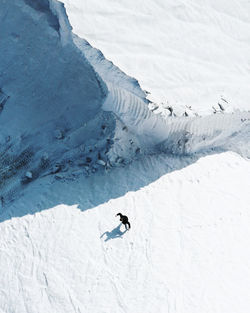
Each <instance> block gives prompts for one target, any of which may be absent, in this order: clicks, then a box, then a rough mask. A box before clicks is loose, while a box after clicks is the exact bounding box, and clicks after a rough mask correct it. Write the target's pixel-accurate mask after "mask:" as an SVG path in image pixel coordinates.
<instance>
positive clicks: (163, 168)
mask: <svg viewBox="0 0 250 313" xmlns="http://www.w3.org/2000/svg"><path fill="white" fill-rule="evenodd" d="M88 3H90V2H88V1H85V2H76V1H75V2H73V1H72V2H70V3H69V2H66V8H67V12H69V17H70V21H71V22H72V21H73V17H74V16H75V17H76V18H77V19H78V21H79V17H80V19H81V22H79V24H78V25H79V28H81V27H83V25H84V24H83V22H82V16H84V17H86V16H88ZM110 3H111V2H110ZM211 3H212V2H211V1H208V2H206V5H205V7H206V6H209V5H211ZM240 3H241V2H240ZM242 3H243V2H242ZM106 4H107V2H106V1H104V2H102V4H100V3H99V4H98V5H99V6H100V7H99V9H98V7H97V4H96V3H95V2H94V1H93V2H92V10H93V16H96V14H97V15H98V14H99V13H98V12H101V13H103V12H104V11H105V10H104V7H105V8H106V9H107V10H110V9H111V10H114V12H115V14H114V16H115V17H116V18H117V16H118V17H119V16H120V18H121V17H124V18H125V17H127V16H128V15H129V16H131V23H130V25H131V26H132V25H133V22H134V21H136V23H139V25H140V31H141V32H142V34H143V40H147V36H146V33H147V32H146V31H145V27H146V28H148V26H146V25H147V23H148V21H149V19H150V17H149V16H154V14H155V13H156V12H159V8H160V6H161V10H160V12H165V13H166V14H169V16H175V15H174V13H176V6H172V5H170V4H171V3H170V2H169V1H156V2H154V5H152V2H151V1H147V2H146V4H145V2H143V5H142V6H141V4H140V2H138V3H137V4H136V5H138V6H141V11H140V12H144V10H145V9H146V8H148V10H149V12H151V13H150V14H151V15H150V14H149V16H147V17H146V16H143V15H142V14H141V13H138V12H137V11H136V10H135V11H134V13H133V14H131V10H130V9H129V6H130V5H131V3H130V2H127V8H126V9H124V8H123V9H122V10H121V11H120V9H119V8H120V6H123V2H119V3H118V2H113V1H112V5H110V6H109V7H107V6H106ZM133 5H135V4H133ZM245 5H246V6H247V4H245ZM103 6H104V7H103ZM214 6H216V8H217V9H218V8H219V5H218V4H214ZM194 7H195V8H196V10H197V12H199V13H200V14H195V12H196V11H193V9H194ZM79 8H80V9H81V8H84V9H85V10H83V11H82V10H79ZM138 8H139V7H138ZM183 8H186V9H185V10H186V11H185V10H184V11H185V12H186V15H185V16H186V19H185V22H184V19H183V15H182V13H183V11H182V9H183ZM240 8H241V7H240V5H239V6H237V7H236V4H235V3H234V2H233V0H230V3H229V4H228V5H227V9H225V10H226V11H224V12H231V13H232V12H233V14H236V15H237V18H239V20H241V21H243V20H244V19H245V20H246V21H245V23H246V24H247V23H248V22H247V12H246V11H243V10H241V9H240ZM167 9H168V10H167ZM180 9H181V10H179V12H182V13H180V16H179V18H182V26H185V27H184V28H182V29H185V30H186V31H187V30H188V29H189V30H190V27H191V26H190V24H191V23H190V19H191V18H194V17H195V18H198V17H201V22H200V24H198V25H199V27H198V26H197V25H196V28H195V29H197V31H199V30H200V31H202V30H204V28H203V27H205V26H206V23H205V21H204V20H203V19H202V17H203V18H204V16H205V15H204V11H203V10H204V8H203V7H201V6H200V5H198V4H197V3H196V2H189V3H188V4H185V5H184V4H183V5H182V6H181V7H180ZM100 10H101V11H100ZM72 12H73V13H74V12H75V13H74V14H73V13H72ZM191 13H192V14H191ZM202 13H203V14H202ZM210 13H211V10H208V20H209V21H210V19H211V17H212V15H210ZM127 14H128V15H127ZM224 15H225V14H224V13H221V15H220V17H223V18H225V16H224ZM93 16H92V19H91V22H90V23H89V25H90V26H93V27H96V25H97V26H98V29H99V30H103V31H104V28H99V27H100V26H99V24H98V23H99V22H101V21H102V20H103V19H104V20H105V19H106V18H107V15H105V14H104V15H103V14H102V15H101V16H102V18H101V16H100V14H99V16H98V20H95V18H93ZM112 16H113V15H112V14H111V16H110V18H109V19H108V22H107V20H106V22H105V23H104V24H105V25H106V26H107V27H108V28H109V27H113V21H112ZM164 16H165V15H164V14H163V15H159V16H158V20H157V21H158V22H159V24H160V25H164V24H165V23H167V24H169V23H170V24H169V25H171V19H170V20H168V22H166V20H165V18H164ZM230 18H231V17H230ZM143 21H145V22H146V23H144V22H143ZM172 21H173V24H172V26H173V28H172V35H173V36H175V37H176V38H180V35H179V32H178V31H177V30H176V29H175V27H174V26H176V27H177V26H178V27H179V26H180V25H179V24H178V23H179V22H177V21H178V19H177V17H176V16H175V17H174V18H172ZM85 22H86V21H84V23H85ZM224 23H225V19H223V23H221V25H228V24H224ZM0 24H1V25H0V55H1V56H4V58H0V88H1V89H0V139H1V140H0V153H1V154H0V188H1V189H0V209H1V211H0V213H1V214H0V249H1V254H0V268H1V270H0V281H1V286H0V312H4V313H13V312H18V313H24V312H25V313H26V312H29V313H33V312H34V313H44V312H51V313H55V312H60V313H62V312H67V313H69V312H77V313H79V312H91V313H120V312H127V313H132V312H144V313H147V312H148V313H154V312H164V313H165V312H169V313H189V312H190V313H200V312H202V313H203V312H204V313H208V312H209V313H212V312H213V313H214V312H220V313H221V312H223V313H245V312H247V311H248V310H249V307H250V300H249V293H248V290H249V289H250V266H249V262H248V260H249V256H250V250H249V245H248V237H249V222H250V215H249V202H250V201H249V200H250V195H249V187H250V178H249V177H250V163H249V158H250V144H249V143H250V140H249V139H250V113H249V112H247V111H246V110H243V108H249V107H248V104H249V102H248V100H249V97H248V96H247V98H246V99H247V101H245V100H244V95H248V94H247V92H248V90H247V89H246V87H245V85H244V84H245V83H246V81H245V80H244V79H247V77H248V76H247V75H248V74H247V70H246V68H247V67H246V58H245V54H244V55H243V56H242V63H240V65H239V67H238V68H237V70H235V72H234V70H232V68H233V65H232V67H230V69H229V72H230V73H231V74H232V73H233V72H234V73H235V74H237V75H236V76H235V78H233V80H232V81H231V83H232V86H231V87H232V92H234V91H235V90H236V89H237V88H238V87H237V86H238V85H237V84H238V83H239V82H242V90H243V91H244V92H243V93H242V94H240V97H239V99H240V101H239V102H235V101H236V100H235V99H236V98H234V99H233V100H234V101H233V103H228V105H227V102H226V101H227V100H226V99H224V98H223V99H224V100H226V101H223V100H222V101H223V105H222V104H220V106H217V107H215V108H214V109H213V110H211V109H210V108H211V103H212V102H213V101H212V100H213V99H215V97H216V98H217V92H219V93H220V91H221V89H220V88H221V87H220V86H221V85H220V84H218V80H219V78H220V77H221V76H219V71H217V72H216V71H215V73H214V75H215V76H214V77H217V78H216V79H218V80H215V81H214V83H213V85H211V89H209V88H208V89H206V84H207V83H208V79H206V80H205V81H204V84H201V86H200V87H201V89H200V91H199V92H200V93H202V95H204V94H206V96H208V97H207V100H206V101H205V100H204V99H203V98H202V97H201V98H200V100H201V99H202V101H200V103H199V105H198V104H197V103H196V102H195V101H194V102H192V101H193V100H194V98H196V96H198V97H197V99H198V98H199V96H200V94H199V92H198V93H197V89H196V83H195V80H194V81H192V80H191V81H190V91H191V92H190V95H189V94H188V93H187V92H186V91H185V90H187V89H186V86H185V79H184V78H185V77H184V78H183V79H184V80H182V81H179V82H178V88H177V89H176V92H177V93H176V94H174V93H173V94H172V95H173V103H174V104H176V102H177V101H180V100H179V99H178V98H176V97H175V96H176V95H177V94H178V95H180V97H183V99H186V101H187V102H185V104H187V103H188V102H189V101H191V102H192V106H193V105H194V108H195V110H191V109H187V108H186V107H185V106H184V111H186V112H188V114H187V115H188V116H185V117H175V116H174V114H172V116H168V115H171V114H169V113H170V111H169V109H167V107H166V105H165V111H164V110H163V111H162V107H159V109H155V108H156V107H154V105H153V104H152V103H151V108H152V109H153V110H154V112H152V111H150V110H149V109H148V100H147V99H146V93H145V92H144V91H143V90H142V89H141V88H140V85H139V84H138V81H137V80H136V79H135V78H132V77H129V76H127V75H126V73H124V72H122V71H121V69H124V68H123V67H122V66H120V65H121V64H120V63H119V62H117V63H116V62H115V64H113V63H112V62H110V61H108V60H106V59H105V57H104V56H103V54H102V52H101V51H99V50H96V49H94V48H92V47H91V46H90V45H89V44H88V43H87V42H86V40H84V39H81V38H80V37H78V36H77V35H75V34H72V33H71V27H70V24H69V22H68V19H67V15H66V14H65V10H64V7H63V5H62V4H61V3H59V2H57V1H52V0H50V1H47V0H39V1H36V2H33V1H30V0H22V1H20V0H19V1H17V0H13V1H11V2H8V1H3V2H1V3H0ZM73 24H74V23H73ZM120 24H121V25H120ZM120 24H119V25H118V23H117V25H116V26H117V27H123V30H124V27H125V26H124V24H123V23H120ZM126 24H127V22H126ZM203 24H205V25H203ZM154 25H155V24H154ZM241 25H242V24H241ZM244 25H245V24H244ZM73 26H74V30H75V24H74V25H73ZM178 27H177V29H178ZM216 27H219V26H218V25H217V24H216V25H215V29H214V28H213V27H212V26H211V25H210V24H209V28H207V30H209V29H210V30H212V33H213V36H214V35H215V30H218V28H216ZM232 27H233V26H232ZM244 27H245V26H244ZM244 27H243V28H244ZM151 28H152V27H151ZM160 28H161V27H160ZM92 29H93V30H94V29H95V28H92ZM110 29H111V28H110ZM125 29H126V30H127V31H128V32H129V33H128V34H131V33H130V28H129V27H126V28H125ZM153 29H154V34H159V37H160V35H162V33H163V30H159V28H157V27H156V25H155V26H153ZM163 29H164V28H163ZM205 29H206V27H205ZM244 29H245V28H244ZM77 33H78V34H79V32H77ZM122 33H123V34H124V36H121V34H122ZM151 35H152V34H151ZM245 35H246V36H247V30H246V33H244V32H243V33H242V38H243V39H242V40H243V42H244V38H245V37H244V36H245ZM213 36H212V38H213V39H214V37H213ZM90 37H91V38H93V39H94V36H93V34H91V36H90ZM205 37H206V36H205ZM86 38H87V39H91V38H88V36H86ZM97 38H101V36H100V35H99V34H97ZM107 38H108V35H105V36H104V39H105V40H104V42H108V39H107ZM127 38H129V39H130V40H136V42H137V43H138V45H137V47H138V53H139V54H138V56H140V60H142V61H143V60H145V59H144V57H143V55H141V52H140V51H142V49H141V48H142V47H143V51H144V53H145V55H147V56H150V59H151V57H152V63H151V65H150V66H156V63H155V62H156V61H155V59H154V56H155V55H158V57H159V58H160V59H161V62H162V63H159V64H161V65H162V67H161V70H162V71H164V66H165V63H164V60H163V59H166V60H168V61H167V62H169V64H170V63H171V64H172V65H173V67H175V68H178V69H180V68H181V66H180V64H182V65H183V63H186V62H185V61H186V59H185V56H184V55H183V54H180V55H179V57H178V58H177V59H175V62H173V58H172V59H171V58H167V57H166V58H165V56H164V57H163V56H162V54H161V53H160V51H159V50H155V51H153V52H152V50H151V49H150V47H149V46H147V45H144V46H143V45H142V46H141V44H140V42H139V41H137V39H138V37H136V35H135V37H133V36H132V37H131V36H130V35H129V36H128V37H127V35H126V32H122V31H121V32H120V34H119V39H120V40H119V44H118V43H117V47H119V49H120V51H122V53H121V56H122V55H124V56H126V55H129V53H128V50H127V49H129V48H130V45H129V41H128V40H127ZM140 38H141V37H140ZM149 38H150V36H149ZM182 38H183V37H182ZM186 38H187V39H188V37H186ZM223 38H224V37H223ZM202 40H203V39H202ZM202 40H201V43H204V41H202ZM204 40H205V39H204ZM236 41H237V43H238V41H239V38H238V37H237V38H236ZM90 42H91V40H90ZM110 42H112V41H111V40H110ZM179 42H181V41H179ZM185 42H186V41H184V43H185ZM163 43H164V41H163ZM163 43H162V46H164V44H163ZM228 43H229V41H228ZM242 45H244V47H247V45H248V44H247V43H246V45H245V43H244V44H242ZM207 46H208V47H211V52H213V53H211V58H213V60H216V62H217V61H218V62H220V61H221V60H219V59H218V60H217V58H216V57H215V54H214V51H215V50H214V45H213V44H212V43H211V42H210V41H208V42H207ZM222 46H223V44H222ZM222 46H220V45H219V47H218V49H219V50H220V49H221V48H222ZM98 48H100V47H98ZM238 48H239V46H238V44H236V48H235V47H233V48H232V55H230V57H229V58H230V60H231V61H232V62H231V63H232V64H233V61H234V60H235V59H234V56H235V54H234V53H236V50H237V49H238ZM136 49H137V48H136ZM136 49H135V51H137V50H136ZM166 49H168V48H167V46H166ZM219 50H218V51H219ZM246 50H247V48H246ZM103 51H104V50H103ZM216 51H217V50H216ZM220 51H221V50H220ZM237 51H238V50H237ZM244 51H245V50H244ZM104 52H105V51H104ZM105 55H106V52H105ZM197 56H198V54H197ZM197 56H196V57H195V60H194V63H195V64H198V63H199V62H198V63H197V60H198V59H199V57H200V55H199V56H198V57H197ZM121 59H122V58H121ZM126 59H127V61H128V58H126ZM178 60H179V61H180V62H181V60H182V63H179V61H178ZM112 61H116V59H115V57H114V59H112ZM135 61H136V58H135V56H134V58H133V59H132V61H131V60H130V61H129V62H128V64H129V67H130V68H132V67H133V68H136V66H135V64H136V62H135ZM201 63H202V62H201ZM222 63H223V62H222ZM229 63H230V62H229V60H228V63H227V64H229ZM231 63H230V65H231ZM148 64H149V63H148ZM202 64H203V65H202ZM202 64H201V65H202V66H204V64H205V65H206V64H207V63H206V62H204V63H202ZM223 64H224V63H223ZM225 64H226V61H225ZM225 64H224V65H225ZM116 65H119V67H120V68H121V69H120V68H119V67H117V66H116ZM224 65H223V66H224ZM170 68H171V67H170ZM214 68H216V66H215V67H214ZM156 69H157V67H156ZM182 69H185V67H182ZM145 70H146V67H145ZM231 70H232V72H231ZM244 71H245V72H246V73H245V74H246V75H245V74H244V75H245V77H244V78H243V76H244V75H243V76H241V74H242V73H243V72H244ZM229 72H228V73H229ZM127 73H128V74H130V75H132V76H135V77H136V78H137V79H139V82H140V84H142V86H143V88H144V82H142V78H141V76H140V75H139V72H138V76H136V75H134V74H133V73H132V74H131V73H130V72H129V71H128V72H127ZM151 73H155V74H154V75H156V76H154V77H155V79H156V78H157V79H158V78H159V77H162V80H159V84H158V82H157V84H158V86H159V90H158V91H159V92H158V91H157V90H156V89H155V90H156V91H157V92H156V93H155V95H153V93H152V97H154V96H155V97H159V98H158V99H160V97H161V94H163V93H164V88H165V87H164V86H163V83H164V82H166V81H167V80H166V79H165V78H164V75H163V72H161V73H160V72H159V73H157V71H156V72H155V71H154V72H153V71H151ZM231 74H230V75H231ZM157 75H159V77H157ZM216 75H217V76H216ZM230 75H229V76H230ZM229 76H228V77H229ZM144 77H148V78H150V76H147V75H146V76H144ZM180 77H181V75H180ZM208 77H209V76H208ZM208 77H207V78H208ZM232 77H233V76H230V77H229V78H228V80H227V79H226V80H222V82H223V83H222V85H223V86H224V87H225V88H226V89H227V88H229V81H230V80H231V79H232ZM151 78H153V76H152V77H151ZM236 78H237V79H239V80H238V83H236V82H235V80H236ZM155 82H156V81H155ZM145 84H146V83H145ZM151 86H152V88H148V89H149V90H154V86H155V84H152V85H151ZM224 87H223V88H224ZM157 88H158V87H157ZM182 88H183V89H182ZM217 88H218V89H217ZM181 90H184V91H183V92H180V91H181ZM227 90H229V89H227ZM237 90H238V89H237ZM245 92H246V93H245ZM219 93H218V94H219ZM243 94H244V95H243ZM213 97H214V98H213ZM211 99H212V100H211ZM203 100H204V101H203ZM210 100H211V101H210ZM157 101H158V100H157ZM160 101H161V100H160ZM171 101H172V100H171ZM216 101H217V100H216ZM216 101H215V103H217V102H216ZM243 102H244V103H243ZM213 104H214V103H213ZM231 104H232V105H231ZM241 104H242V105H241ZM245 104H246V106H245ZM236 106H238V108H241V110H236V111H235V110H234V108H235V107H236ZM177 107H178V105H177V106H175V107H174V113H176V114H177V115H179V114H178V108H177ZM161 111H162V115H163V116H162V115H160V114H155V112H161ZM180 111H181V110H180ZM212 111H214V112H215V111H216V114H212V115H209V116H203V117H201V116H196V115H197V114H196V113H197V112H198V113H199V115H200V113H209V112H212ZM231 111H235V112H233V113H232V112H231ZM87 158H91V161H90V162H88V161H89V159H87ZM118 212H122V213H125V214H127V215H128V216H129V219H130V222H131V225H132V228H131V230H130V231H129V232H125V231H124V227H123V226H121V225H120V224H119V220H118V218H117V217H115V214H116V213H118Z"/></svg>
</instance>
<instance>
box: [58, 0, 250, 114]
mask: <svg viewBox="0 0 250 313" xmlns="http://www.w3.org/2000/svg"><path fill="white" fill-rule="evenodd" d="M64 3H65V6H66V9H67V13H68V16H69V20H70V23H71V25H72V27H73V32H74V33H76V34H77V35H79V36H80V37H82V38H85V39H87V40H88V41H89V42H90V44H92V45H93V46H95V47H96V48H98V49H100V50H101V51H102V52H103V53H104V55H105V57H106V58H107V59H109V60H112V61H113V62H114V63H115V64H116V65H117V66H118V67H119V68H120V69H121V70H123V71H124V72H125V73H126V74H128V75H130V76H132V77H135V78H136V79H138V80H139V83H140V85H141V86H142V88H143V89H146V90H147V91H148V92H150V95H149V99H150V100H152V101H153V102H156V103H157V104H158V105H160V109H159V111H160V112H161V111H163V112H164V111H165V110H166V109H165V108H164V107H166V106H168V105H171V106H173V107H174V108H175V109H176V111H177V112H178V114H181V113H183V112H184V111H185V110H186V109H187V107H190V106H191V107H192V108H193V109H194V110H195V111H196V112H199V114H209V113H211V112H212V111H213V109H212V107H213V106H214V107H217V106H218V105H217V103H218V102H219V101H220V100H221V96H222V97H223V98H224V99H226V100H227V102H228V110H233V109H235V108H236V109H238V108H241V109H248V110H249V108H250V104H249V98H250V91H249V81H250V72H249V64H250V63H249V62H250V57H249V56H250V40H249V39H250V4H249V2H248V1H245V0H240V1H238V0H237V1H236V0H230V1H226V0H219V1H217V0H207V1H199V0H188V1H182V0H177V1H176V0H164V1H162V0H147V1H143V0H140V1H138V0H137V1H136V2H135V1H132V0H121V1H110V0H103V1H101V2H100V1H98V0H85V1H81V0H64ZM161 103H163V105H161Z"/></svg>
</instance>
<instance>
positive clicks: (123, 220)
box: [116, 213, 131, 230]
mask: <svg viewBox="0 0 250 313" xmlns="http://www.w3.org/2000/svg"><path fill="white" fill-rule="evenodd" d="M118 215H119V216H120V221H121V222H122V224H124V225H125V228H126V230H128V229H130V227H131V226H130V223H129V221H128V217H127V216H126V215H122V214H121V213H117V214H116V216H118Z"/></svg>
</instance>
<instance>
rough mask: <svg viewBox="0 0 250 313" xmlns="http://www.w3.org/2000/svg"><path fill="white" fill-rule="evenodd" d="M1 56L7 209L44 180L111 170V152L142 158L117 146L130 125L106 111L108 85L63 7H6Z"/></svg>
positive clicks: (0, 18)
mask: <svg viewBox="0 0 250 313" xmlns="http://www.w3.org/2000/svg"><path fill="white" fill-rule="evenodd" d="M0 55H1V58H0V189H1V191H0V198H1V201H0V206H3V205H4V204H6V203H7V202H8V201H11V200H13V199H14V198H15V194H16V192H17V191H18V190H21V189H22V187H23V186H24V185H26V184H27V183H29V182H31V181H33V180H35V179H37V178H38V177H41V176H43V175H49V174H55V173H57V172H60V171H63V172H67V171H68V169H69V168H70V170H71V171H70V172H72V171H75V172H77V171H80V172H81V173H83V174H85V175H89V174H90V173H92V172H95V171H96V170H98V168H103V167H104V166H106V164H107V162H108V160H107V152H108V151H109V150H110V148H111V146H112V148H113V151H114V150H115V151H116V152H117V153H119V156H121V157H123V159H126V157H128V158H129V155H130V154H131V153H132V154H133V153H134V151H132V152H131V151H129V150H128V149H127V150H126V149H123V152H122V151H121V150H122V148H121V146H122V144H120V142H119V140H117V141H116V142H114V137H115V136H116V132H119V131H120V128H122V127H124V125H122V123H121V122H120V121H118V120H117V119H116V118H115V116H114V114H112V113H111V112H104V111H103V110H102V104H103V102H104V99H105V97H106V95H107V92H108V91H107V88H106V85H105V83H104V82H103V81H102V79H101V78H100V76H99V75H98V74H97V72H96V71H95V70H94V69H93V67H92V66H91V65H90V63H89V62H88V61H87V59H86V58H85V56H84V54H83V53H82V51H80V50H79V49H78V48H77V47H76V45H75V44H74V42H73V39H72V32H71V26H70V24H69V22H68V19H67V15H66V12H65V9H64V6H63V4H62V3H60V2H57V1H54V0H50V1H48V0H39V1H35V2H34V1H31V0H22V1H18V0H13V1H11V2H9V1H2V2H1V3H0ZM130 135H131V136H130ZM122 138H123V141H124V142H125V141H127V145H129V143H128V141H129V139H130V140H131V138H133V136H132V134H130V133H129V131H128V132H123V136H122ZM111 155H112V156H113V158H114V159H116V158H117V155H116V154H115V152H114V153H111Z"/></svg>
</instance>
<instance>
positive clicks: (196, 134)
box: [103, 83, 250, 157]
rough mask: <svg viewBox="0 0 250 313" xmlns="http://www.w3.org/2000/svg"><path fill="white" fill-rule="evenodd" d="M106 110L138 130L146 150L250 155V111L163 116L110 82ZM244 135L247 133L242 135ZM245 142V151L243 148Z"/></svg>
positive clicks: (132, 129) (134, 129) (135, 130)
mask: <svg viewBox="0 0 250 313" xmlns="http://www.w3.org/2000/svg"><path fill="white" fill-rule="evenodd" d="M107 85H108V89H109V94H108V96H107V98H106V100H105V102H104V104H103V109H104V110H106V111H112V112H114V113H115V114H116V116H117V117H118V118H120V119H121V120H122V122H123V123H124V124H125V125H126V126H127V127H128V128H129V129H130V130H131V131H132V132H133V133H134V134H136V135H137V138H138V140H139V142H140V144H141V147H142V148H143V149H144V150H145V149H151V148H152V147H157V148H160V149H161V150H162V151H165V152H170V153H171V154H178V155H179V154H192V153H197V152H203V151H205V150H207V149H215V148H221V149H230V150H234V151H238V152H240V153H241V154H243V155H244V156H247V157H248V156H249V157H250V146H249V142H250V134H249V131H250V112H240V111H238V112H234V113H221V114H214V115H210V116H204V117H169V118H166V119H163V118H162V117H161V116H160V115H156V114H154V113H153V112H151V111H150V110H149V109H148V106H147V105H146V103H145V102H144V101H143V100H142V99H140V98H139V97H137V96H136V95H134V94H131V93H130V92H128V91H127V90H124V89H121V88H117V87H116V86H114V85H113V84H110V83H108V84H107ZM240 134H241V135H242V134H243V136H242V137H240ZM242 141H243V142H244V145H245V149H244V153H243V150H242V147H241V146H242Z"/></svg>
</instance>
